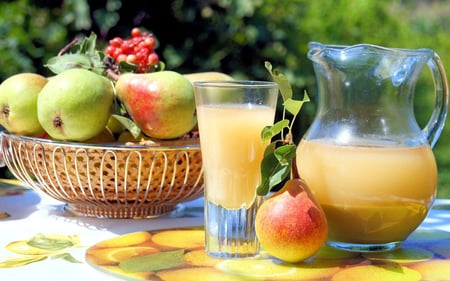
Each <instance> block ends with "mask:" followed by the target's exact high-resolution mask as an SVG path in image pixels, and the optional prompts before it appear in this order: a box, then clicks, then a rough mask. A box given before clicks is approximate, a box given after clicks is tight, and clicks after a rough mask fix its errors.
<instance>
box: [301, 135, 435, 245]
mask: <svg viewBox="0 0 450 281" xmlns="http://www.w3.org/2000/svg"><path fill="white" fill-rule="evenodd" d="M297 165H298V169H299V172H300V175H301V176H302V177H303V178H304V179H305V181H306V182H307V184H308V185H309V187H310V188H311V190H312V191H313V193H314V195H315V196H316V198H317V200H318V201H319V202H320V204H321V205H322V207H323V209H324V211H325V213H326V215H327V219H328V223H329V226H330V227H329V230H330V232H329V240H330V241H338V242H348V243H360V244H365V243H372V244H381V243H389V242H394V241H403V240H404V239H406V237H407V236H408V235H409V234H410V233H411V232H412V231H413V230H414V229H416V228H417V227H418V226H419V224H420V223H421V222H422V221H423V220H424V218H425V216H426V215H427V213H428V210H429V208H430V206H431V204H432V202H433V200H434V197H435V193H436V188H437V167H436V163H435V158H434V156H433V153H432V150H431V147H430V146H428V145H424V146H418V147H392V146H385V147H383V146H377V147H370V146H338V145H334V144H332V143H329V142H326V141H324V140H321V139H316V140H309V141H306V140H302V141H301V142H300V144H299V146H298V150H297Z"/></svg>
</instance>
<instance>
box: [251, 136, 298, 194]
mask: <svg viewBox="0 0 450 281" xmlns="http://www.w3.org/2000/svg"><path fill="white" fill-rule="evenodd" d="M273 147H274V143H272V144H271V145H269V146H268V147H267V148H266V150H265V152H264V158H263V160H262V161H261V184H260V185H259V186H258V188H257V190H256V192H257V194H258V195H260V196H264V195H266V194H267V193H269V191H270V190H271V189H272V188H273V187H274V186H275V185H277V184H279V183H281V182H282V181H283V180H284V179H286V178H287V177H288V176H289V175H290V170H291V166H292V159H293V156H295V151H296V146H295V145H283V146H280V147H278V148H276V149H274V148H273Z"/></svg>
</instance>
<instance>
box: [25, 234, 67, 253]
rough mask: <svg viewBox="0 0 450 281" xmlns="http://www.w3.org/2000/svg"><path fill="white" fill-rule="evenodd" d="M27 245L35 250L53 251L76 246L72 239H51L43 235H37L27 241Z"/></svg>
mask: <svg viewBox="0 0 450 281" xmlns="http://www.w3.org/2000/svg"><path fill="white" fill-rule="evenodd" d="M27 244H28V245H30V246H32V247H35V248H39V249H44V250H51V251H58V250H62V249H65V248H70V247H72V246H74V245H75V244H74V242H73V241H72V240H70V239H62V238H58V239H55V238H49V237H47V236H45V235H43V234H36V235H35V236H33V237H32V238H31V239H30V240H28V241H27Z"/></svg>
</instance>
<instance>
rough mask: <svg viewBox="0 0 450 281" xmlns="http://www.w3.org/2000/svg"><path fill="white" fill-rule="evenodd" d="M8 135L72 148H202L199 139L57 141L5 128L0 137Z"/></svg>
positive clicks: (28, 140) (37, 142)
mask: <svg viewBox="0 0 450 281" xmlns="http://www.w3.org/2000/svg"><path fill="white" fill-rule="evenodd" d="M3 136H4V137H7V138H11V139H16V140H19V141H26V142H35V143H36V144H39V143H42V144H46V145H52V146H54V147H71V148H89V149H106V150H114V149H119V150H154V151H161V150H164V151H166V150H177V149H178V150H180V149H182V150H198V149H200V141H199V139H186V140H181V139H180V140H176V142H177V143H179V145H178V144H177V145H164V144H165V143H169V144H170V143H173V142H174V140H167V141H165V140H162V141H158V143H159V144H158V145H145V144H140V143H135V144H132V145H129V144H124V143H114V142H111V143H98V144H95V143H81V142H73V141H56V140H50V139H44V138H37V137H29V136H19V135H15V134H11V133H9V132H8V131H6V130H4V131H1V132H0V137H3Z"/></svg>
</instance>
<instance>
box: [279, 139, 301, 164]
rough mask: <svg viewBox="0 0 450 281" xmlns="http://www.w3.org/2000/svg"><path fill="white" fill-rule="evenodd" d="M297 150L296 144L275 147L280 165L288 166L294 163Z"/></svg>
mask: <svg viewBox="0 0 450 281" xmlns="http://www.w3.org/2000/svg"><path fill="white" fill-rule="evenodd" d="M296 152H297V146H296V145H294V144H288V145H283V146H280V147H278V148H277V149H275V151H274V155H275V157H276V158H277V160H278V162H280V165H282V166H286V165H290V164H291V163H292V159H293V158H294V156H295V153H296Z"/></svg>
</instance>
